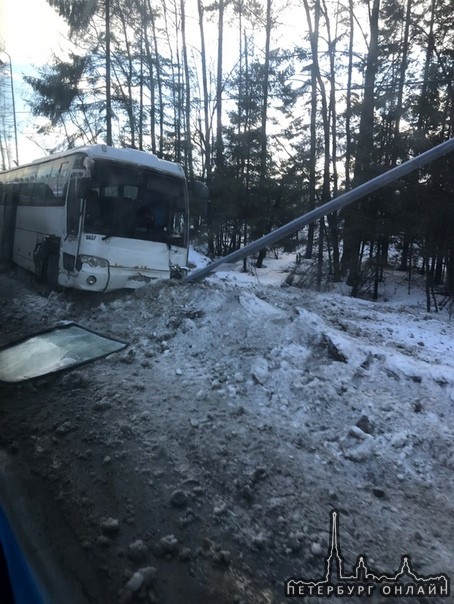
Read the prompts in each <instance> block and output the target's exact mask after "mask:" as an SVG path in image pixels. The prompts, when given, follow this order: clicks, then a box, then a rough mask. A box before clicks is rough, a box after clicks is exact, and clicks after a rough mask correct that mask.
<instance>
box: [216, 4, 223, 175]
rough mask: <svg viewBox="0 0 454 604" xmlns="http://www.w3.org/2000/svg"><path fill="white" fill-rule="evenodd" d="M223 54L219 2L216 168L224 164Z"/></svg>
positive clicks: (221, 13)
mask: <svg viewBox="0 0 454 604" xmlns="http://www.w3.org/2000/svg"><path fill="white" fill-rule="evenodd" d="M223 52H224V0H219V13H218V64H217V79H216V167H217V168H220V167H221V166H222V165H223V164H224V143H223V140H222V88H223V82H222V65H223Z"/></svg>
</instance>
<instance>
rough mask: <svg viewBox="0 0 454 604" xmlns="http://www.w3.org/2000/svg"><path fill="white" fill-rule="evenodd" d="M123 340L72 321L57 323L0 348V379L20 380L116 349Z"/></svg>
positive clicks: (92, 358) (12, 381) (93, 358)
mask: <svg viewBox="0 0 454 604" xmlns="http://www.w3.org/2000/svg"><path fill="white" fill-rule="evenodd" d="M126 346H127V344H126V342H121V341H119V340H116V339H113V338H111V337H108V336H103V335H100V334H98V333H95V332H93V331H91V330H89V329H86V328H84V327H82V326H80V325H76V324H75V323H67V324H64V325H59V326H57V327H54V328H52V329H49V330H47V331H45V332H42V333H39V334H35V335H33V336H30V337H28V338H25V339H24V340H21V341H19V342H15V343H13V344H10V345H9V346H5V347H4V348H2V350H0V381H2V382H10V383H15V382H22V381H24V380H29V379H32V378H36V377H40V376H43V375H46V374H48V373H55V372H56V371H61V370H63V369H70V368H71V367H76V366H78V365H82V364H84V363H88V362H89V361H94V360H95V359H99V358H101V357H105V356H107V355H109V354H112V353H113V352H118V351H119V350H122V349H123V348H125V347H126Z"/></svg>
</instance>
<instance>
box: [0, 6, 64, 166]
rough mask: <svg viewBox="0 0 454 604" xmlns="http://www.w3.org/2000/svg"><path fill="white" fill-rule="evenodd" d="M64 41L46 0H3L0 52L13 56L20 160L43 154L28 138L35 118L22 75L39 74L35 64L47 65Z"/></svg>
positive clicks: (59, 20)
mask: <svg viewBox="0 0 454 604" xmlns="http://www.w3.org/2000/svg"><path fill="white" fill-rule="evenodd" d="M64 41H65V26H64V23H63V21H62V20H61V19H60V18H59V17H58V15H57V14H56V13H55V11H54V10H53V9H52V8H51V7H50V6H49V5H48V4H47V2H46V0H0V49H1V50H2V51H3V53H2V54H1V55H0V56H1V58H2V59H3V60H4V57H5V55H4V53H5V52H6V53H8V55H9V57H8V56H7V58H6V60H7V61H9V58H10V59H11V65H12V72H13V85H14V95H15V101H16V121H17V129H18V155H19V163H21V164H23V163H27V162H29V161H32V160H33V159H36V158H38V157H41V156H42V155H43V151H42V150H41V149H40V148H39V146H38V145H37V144H35V143H33V142H32V141H31V140H30V138H29V137H31V136H32V124H33V120H34V119H35V118H33V117H32V116H31V114H30V111H29V108H28V106H27V104H26V102H25V99H26V98H27V95H28V94H30V91H29V89H28V90H27V86H26V85H25V84H24V82H23V80H22V77H23V76H24V75H36V71H35V66H36V67H40V66H42V65H45V64H46V63H47V62H48V61H49V59H50V57H51V55H52V52H58V50H59V49H60V48H61V47H62V45H63V44H64Z"/></svg>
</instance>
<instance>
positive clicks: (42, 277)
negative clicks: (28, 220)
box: [33, 241, 48, 283]
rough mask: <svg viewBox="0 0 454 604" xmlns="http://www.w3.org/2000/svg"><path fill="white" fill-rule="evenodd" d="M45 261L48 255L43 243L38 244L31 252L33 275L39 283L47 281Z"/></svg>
mask: <svg viewBox="0 0 454 604" xmlns="http://www.w3.org/2000/svg"><path fill="white" fill-rule="evenodd" d="M47 261H48V253H47V250H46V246H45V242H44V241H43V242H41V243H38V244H37V245H36V247H35V250H34V252H33V262H34V263H35V275H36V278H37V280H38V282H39V283H43V282H44V281H46V280H47Z"/></svg>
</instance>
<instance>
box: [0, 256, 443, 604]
mask: <svg viewBox="0 0 454 604" xmlns="http://www.w3.org/2000/svg"><path fill="white" fill-rule="evenodd" d="M293 261H294V256H281V257H280V258H277V259H275V258H266V260H265V265H266V266H265V267H264V268H263V269H251V271H250V272H249V273H244V272H242V264H241V263H239V264H236V265H230V266H228V267H222V270H218V271H217V272H216V273H215V274H213V275H211V276H210V277H209V278H208V279H207V280H206V281H205V282H202V283H199V284H192V283H181V282H175V283H174V282H169V283H160V284H155V285H153V286H146V287H144V288H142V289H141V290H137V291H135V292H134V293H123V292H121V293H116V294H110V295H104V296H101V295H100V296H91V297H87V296H86V295H80V294H77V293H76V292H66V293H64V292H63V293H55V292H54V293H51V294H50V295H41V294H40V292H39V290H37V288H36V286H35V285H33V284H28V283H24V282H20V281H19V282H18V280H17V279H16V280H11V279H10V278H7V277H2V279H4V280H8V283H7V284H6V285H7V288H8V294H5V295H4V296H3V301H2V304H1V307H0V308H1V312H2V323H3V325H4V327H5V329H4V331H3V333H2V336H1V338H2V340H1V341H2V342H3V343H6V342H8V341H12V340H13V339H14V337H18V336H21V335H25V334H26V333H30V331H33V330H34V331H38V330H39V329H42V328H44V327H47V326H50V325H53V324H55V322H56V321H61V320H72V321H76V322H77V323H78V324H81V325H83V326H85V327H87V328H90V329H93V330H95V331H97V332H99V333H104V334H105V335H106V336H112V337H115V338H118V339H120V340H127V341H128V342H129V343H130V345H129V347H128V349H126V350H125V351H124V352H122V353H119V354H115V355H112V356H110V357H108V359H106V360H104V361H97V362H95V363H92V364H90V365H87V366H86V367H84V368H83V369H80V370H77V371H72V372H68V373H66V374H63V375H61V376H57V377H55V376H54V377H53V378H48V379H47V380H44V381H42V382H38V383H36V384H31V385H24V386H23V387H22V388H21V389H20V390H14V388H13V387H7V388H5V389H4V392H2V394H3V395H4V400H5V401H6V404H4V405H3V407H2V408H1V409H0V414H1V415H0V422H1V421H3V425H5V426H6V432H5V436H4V441H3V443H4V444H3V445H2V443H0V453H1V452H2V447H3V448H4V449H5V451H6V454H7V455H8V458H9V460H10V466H11V472H13V470H14V472H16V473H18V472H19V473H21V474H22V473H24V472H26V471H28V470H26V468H28V467H31V468H33V475H34V476H35V477H37V478H38V479H40V480H42V481H44V482H45V484H46V485H48V487H46V488H47V490H46V491H45V492H44V493H43V494H42V495H41V502H44V504H45V502H46V501H48V499H49V497H50V498H51V500H52V501H54V500H53V499H52V497H54V496H56V495H58V494H60V499H58V501H60V502H61V509H62V512H61V513H62V514H63V516H64V517H65V519H66V521H67V522H68V525H69V527H70V529H71V531H72V532H73V533H74V535H75V539H76V541H78V543H79V544H82V547H83V551H84V552H86V556H87V560H88V561H89V566H92V567H93V568H96V569H97V570H98V571H99V569H101V568H104V571H103V572H104V579H103V581H102V586H103V589H105V590H106V592H107V593H108V594H110V595H109V597H108V598H107V600H105V601H112V602H115V601H117V598H119V601H125V602H126V601H135V600H133V599H132V598H135V597H136V596H137V598H138V600H137V601H141V599H142V600H143V601H146V602H147V601H149V602H152V601H154V600H153V599H152V598H153V597H154V598H156V601H157V602H161V603H164V604H166V603H169V604H179V603H181V604H183V603H184V604H191V603H192V602H194V603H195V602H201V603H205V602H207V603H208V602H213V603H214V602H215V603H216V604H222V603H223V602H232V601H233V602H238V603H239V602H247V603H249V602H251V603H254V604H255V603H262V602H263V603H265V602H272V603H274V602H276V603H277V602H281V601H282V594H283V583H284V580H285V579H286V578H288V577H290V576H304V577H306V578H308V579H316V578H317V577H318V576H321V574H322V572H323V568H324V556H326V555H327V547H328V540H329V513H330V510H331V509H332V508H333V507H334V508H336V509H338V510H339V511H340V537H341V540H342V546H341V547H342V552H343V555H344V557H345V560H344V565H345V566H346V567H347V568H351V566H352V565H353V564H354V563H355V561H356V557H357V555H359V554H364V555H366V556H367V559H368V561H369V562H370V561H373V562H374V564H375V565H376V567H377V569H378V570H380V571H392V570H395V569H396V568H397V567H398V564H399V563H400V560H401V556H402V555H404V554H409V555H411V558H412V562H414V564H415V566H416V567H417V568H418V570H419V571H420V572H421V573H422V574H429V573H440V572H446V573H449V571H450V570H451V569H452V568H453V567H454V550H453V548H452V543H453V542H454V520H453V518H454V514H453V512H454V503H453V502H454V483H453V479H452V471H453V469H454V453H453V451H452V441H453V437H454V430H453V427H452V426H453V419H454V417H453V416H454V412H453V402H454V358H453V341H454V340H453V335H454V322H452V321H450V320H449V315H448V313H447V312H446V311H443V312H439V313H434V312H431V313H428V312H427V309H426V299H425V293H424V291H423V288H422V287H420V284H418V280H417V277H415V281H414V283H412V287H411V290H410V293H408V283H407V282H406V281H405V279H404V277H403V275H402V274H400V273H393V271H391V270H390V271H388V273H387V274H386V281H385V283H384V284H382V285H381V291H380V300H379V301H378V302H372V301H369V300H364V299H356V298H352V297H351V296H350V295H349V294H350V292H349V289H348V288H347V287H346V286H345V285H344V284H342V285H339V286H334V285H332V286H331V291H326V288H325V291H324V292H323V293H317V292H315V291H310V290H307V289H306V290H302V289H299V288H295V287H288V286H286V285H285V280H286V277H287V275H288V271H289V270H291V268H292V266H293ZM205 263H206V258H205V257H204V256H203V255H202V254H200V253H197V252H195V251H191V255H190V265H191V266H197V267H200V266H202V265H203V264H205ZM15 288H16V290H17V291H16V292H15V291H14V289H15ZM4 291H5V292H6V291H7V290H6V289H5V290H4ZM385 299H386V301H385ZM16 388H17V387H16ZM18 393H19V394H20V397H21V401H22V404H21V405H17V401H16V402H15V403H14V404H13V400H14V398H15V397H16V396H17V395H18ZM56 401H58V405H56ZM33 405H35V406H34V407H33V408H34V409H36V411H35V413H34V415H33V417H32V418H31V417H30V416H29V415H28V414H27V411H26V410H27V409H29V408H30V406H33ZM38 405H39V406H38ZM21 409H22V411H21ZM68 421H69V422H70V428H71V429H68V430H60V431H58V430H59V429H60V428H61V427H62V426H65V425H67V424H66V423H65V422H68ZM12 449H18V450H19V451H20V455H16V456H13V454H12V453H11V451H12ZM1 458H2V459H3V457H1ZM5 472H6V471H4V473H5ZM27 476H28V475H27ZM30 480H31V479H30ZM54 491H55V492H54ZM44 504H43V505H44ZM47 521H48V523H50V525H51V524H52V523H51V521H50V518H47ZM107 521H109V522H115V527H116V528H115V531H116V532H115V534H114V535H112V534H111V533H109V532H108V531H107V529H106V524H105V523H106V522H107ZM56 533H58V531H57V530H56ZM55 539H56V540H57V541H58V535H56V536H55ZM169 544H170V545H169ZM134 552H135V553H134ZM106 568H107V570H106ZM147 568H152V569H153V571H147V570H146V569H147ZM81 572H82V571H81ZM101 574H102V573H101ZM144 577H148V579H147V580H145V579H144ZM79 580H80V582H81V583H82V584H83V585H84V589H85V591H86V592H87V593H88V592H90V590H91V589H94V588H93V585H92V583H90V579H89V572H88V571H87V570H85V571H84V574H83V575H81V577H80V578H79ZM144 585H146V590H145V587H143V586H144ZM181 585H184V592H182V591H181ZM147 590H148V591H147ZM150 590H151V591H153V593H154V595H153V596H152V595H150V593H151V592H150ZM149 592H150V593H149ZM182 593H184V596H183V595H182ZM147 594H148V595H147ZM109 598H110V599H109ZM121 598H123V600H121ZM147 598H148V599H147ZM443 600H444V599H443ZM330 601H332V602H336V601H337V600H336V598H331V599H330ZM339 601H341V599H339ZM400 601H401V602H402V604H405V602H406V598H402V599H401V600H400ZM409 601H410V600H409ZM413 601H414V599H413ZM433 601H434V602H438V600H437V599H436V598H435V599H433ZM439 601H440V602H441V601H442V600H441V599H439Z"/></svg>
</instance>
